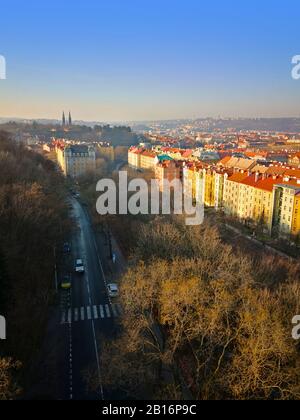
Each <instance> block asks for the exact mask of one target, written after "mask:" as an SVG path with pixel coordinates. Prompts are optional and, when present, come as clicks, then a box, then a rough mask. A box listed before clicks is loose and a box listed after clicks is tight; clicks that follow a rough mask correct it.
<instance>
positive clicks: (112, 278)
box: [95, 230, 127, 283]
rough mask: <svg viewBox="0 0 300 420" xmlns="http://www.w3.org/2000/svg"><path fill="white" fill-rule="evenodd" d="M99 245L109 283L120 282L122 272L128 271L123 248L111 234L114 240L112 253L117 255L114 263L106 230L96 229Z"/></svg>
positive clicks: (112, 240)
mask: <svg viewBox="0 0 300 420" xmlns="http://www.w3.org/2000/svg"><path fill="white" fill-rule="evenodd" d="M95 235H96V241H97V246H98V249H99V254H100V256H101V260H102V264H103V269H104V272H105V275H106V276H107V281H108V282H109V283H111V282H113V283H115V282H118V281H119V279H120V277H121V276H122V274H123V273H124V272H125V271H126V268H127V260H126V258H125V257H124V255H123V253H122V250H121V248H120V247H119V245H118V243H117V241H116V239H115V238H114V236H113V235H112V234H111V242H112V253H113V254H114V255H115V256H116V262H115V263H113V261H112V260H111V256H110V246H109V243H108V240H107V237H106V235H105V233H104V232H101V231H99V230H95Z"/></svg>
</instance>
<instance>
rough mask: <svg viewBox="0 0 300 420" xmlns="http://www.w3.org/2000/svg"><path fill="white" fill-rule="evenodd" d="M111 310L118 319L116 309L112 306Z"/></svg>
mask: <svg viewBox="0 0 300 420" xmlns="http://www.w3.org/2000/svg"><path fill="white" fill-rule="evenodd" d="M111 309H112V311H113V314H114V317H115V318H118V316H119V315H118V312H117V309H116V305H112V306H111Z"/></svg>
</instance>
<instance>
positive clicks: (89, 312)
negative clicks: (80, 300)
mask: <svg viewBox="0 0 300 420" xmlns="http://www.w3.org/2000/svg"><path fill="white" fill-rule="evenodd" d="M86 311H87V318H88V320H89V321H90V320H91V319H92V312H91V307H90V306H88V307H87V308H86Z"/></svg>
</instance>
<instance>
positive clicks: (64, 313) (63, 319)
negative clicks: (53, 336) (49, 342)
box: [61, 311, 66, 324]
mask: <svg viewBox="0 0 300 420" xmlns="http://www.w3.org/2000/svg"><path fill="white" fill-rule="evenodd" d="M65 322H66V311H63V312H62V313H61V324H64V323H65Z"/></svg>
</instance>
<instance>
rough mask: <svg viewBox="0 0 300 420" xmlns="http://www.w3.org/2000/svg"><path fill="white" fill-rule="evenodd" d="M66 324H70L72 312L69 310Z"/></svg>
mask: <svg viewBox="0 0 300 420" xmlns="http://www.w3.org/2000/svg"><path fill="white" fill-rule="evenodd" d="M68 323H69V324H71V323H72V310H71V308H70V309H69V310H68Z"/></svg>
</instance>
